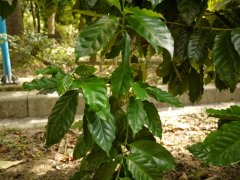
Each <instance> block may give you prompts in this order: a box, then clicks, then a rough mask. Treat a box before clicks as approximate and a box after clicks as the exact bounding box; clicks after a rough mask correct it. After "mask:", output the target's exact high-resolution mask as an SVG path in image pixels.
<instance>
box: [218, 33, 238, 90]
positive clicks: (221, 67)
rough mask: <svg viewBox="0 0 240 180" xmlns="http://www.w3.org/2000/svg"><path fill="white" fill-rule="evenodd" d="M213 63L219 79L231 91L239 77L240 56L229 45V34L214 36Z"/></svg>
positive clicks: (230, 44)
mask: <svg viewBox="0 0 240 180" xmlns="http://www.w3.org/2000/svg"><path fill="white" fill-rule="evenodd" d="M213 63H214V66H215V69H216V73H217V75H218V77H219V79H220V80H221V81H223V82H224V83H225V84H226V85H227V86H228V87H230V89H231V91H233V90H234V89H235V88H236V84H237V83H238V80H239V77H240V56H238V53H237V52H236V50H235V49H234V47H233V44H232V43H231V33H230V32H224V33H221V34H219V35H217V36H216V38H215V41H214V47H213Z"/></svg>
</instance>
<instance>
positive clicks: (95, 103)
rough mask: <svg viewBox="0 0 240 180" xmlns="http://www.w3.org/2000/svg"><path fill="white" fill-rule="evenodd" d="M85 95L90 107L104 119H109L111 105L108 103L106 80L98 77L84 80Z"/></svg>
mask: <svg viewBox="0 0 240 180" xmlns="http://www.w3.org/2000/svg"><path fill="white" fill-rule="evenodd" d="M82 90H83V97H84V99H85V101H86V103H87V104H88V105H89V109H90V110H92V111H94V112H96V114H97V115H98V116H99V117H100V118H101V119H103V120H107V119H109V116H110V105H109V103H108V94H107V87H106V84H105V83H104V81H103V80H102V79H100V78H97V77H90V78H88V79H85V80H84V81H82Z"/></svg>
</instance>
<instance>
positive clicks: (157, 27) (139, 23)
mask: <svg viewBox="0 0 240 180" xmlns="http://www.w3.org/2000/svg"><path fill="white" fill-rule="evenodd" d="M127 20H128V22H129V24H130V26H131V28H132V29H133V30H135V31H136V32H137V33H138V34H139V35H140V36H142V37H143V38H145V39H146V40H147V41H148V42H149V43H150V44H151V45H152V46H153V47H154V49H155V50H156V52H158V46H160V47H163V48H165V49H166V50H167V51H168V52H169V54H170V55H171V57H173V52H174V42H173V38H172V36H171V33H170V31H169V30H168V28H167V26H166V24H165V23H164V22H163V21H161V20H160V19H158V18H155V17H148V16H140V15H130V16H128V17H127Z"/></svg>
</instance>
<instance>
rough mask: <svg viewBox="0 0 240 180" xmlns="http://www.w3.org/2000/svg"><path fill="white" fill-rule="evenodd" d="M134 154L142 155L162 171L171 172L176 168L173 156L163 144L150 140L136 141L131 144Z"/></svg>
mask: <svg viewBox="0 0 240 180" xmlns="http://www.w3.org/2000/svg"><path fill="white" fill-rule="evenodd" d="M130 149H131V152H132V153H136V154H141V155H143V156H146V157H148V158H149V159H150V160H151V161H153V162H154V163H155V164H156V166H157V168H159V170H161V171H166V170H171V169H173V168H174V167H175V164H176V163H175V160H174V157H173V156H172V154H171V153H170V152H169V151H168V150H167V149H166V148H164V147H163V146H162V145H161V144H158V143H156V142H154V141H149V140H140V141H135V142H133V143H132V144H130Z"/></svg>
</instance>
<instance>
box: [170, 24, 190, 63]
mask: <svg viewBox="0 0 240 180" xmlns="http://www.w3.org/2000/svg"><path fill="white" fill-rule="evenodd" d="M171 32H172V35H173V37H174V48H175V49H174V62H176V64H177V63H179V62H180V63H182V62H184V61H186V60H187V59H188V49H187V48H188V43H189V38H190V35H191V31H190V30H189V29H187V28H186V27H176V28H174V29H172V31H171Z"/></svg>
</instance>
